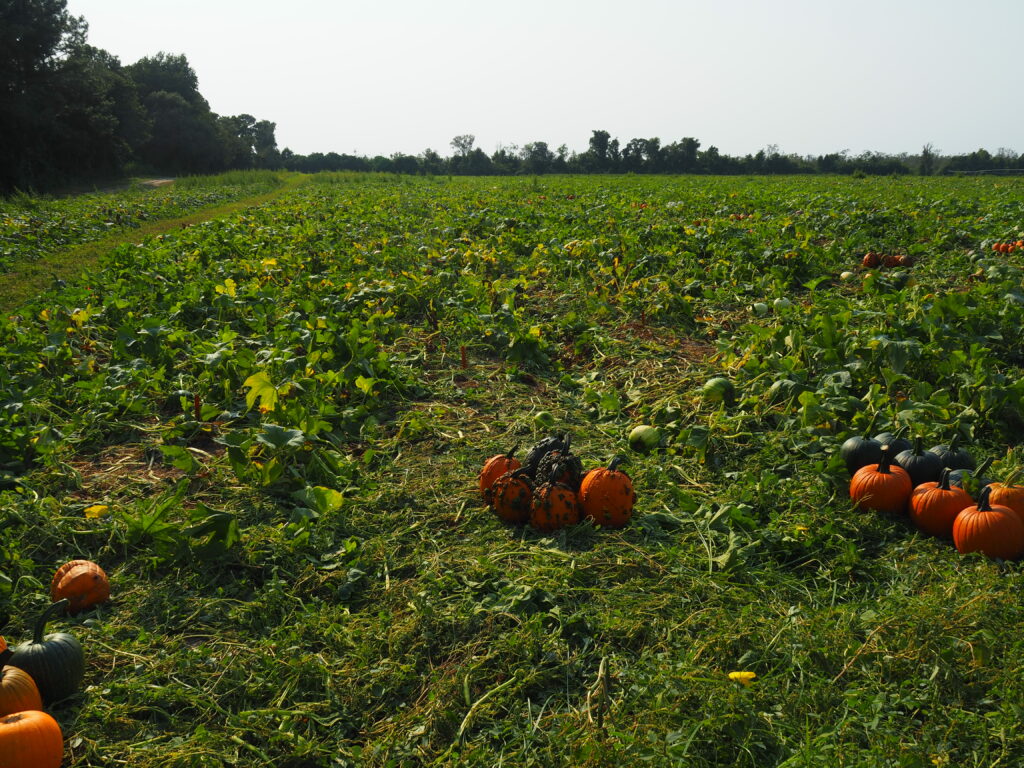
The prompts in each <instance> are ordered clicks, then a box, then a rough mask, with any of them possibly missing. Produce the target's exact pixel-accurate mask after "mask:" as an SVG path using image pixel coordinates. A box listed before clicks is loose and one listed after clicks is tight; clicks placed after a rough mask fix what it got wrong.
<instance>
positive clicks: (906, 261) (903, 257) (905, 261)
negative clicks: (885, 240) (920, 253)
mask: <svg viewBox="0 0 1024 768" xmlns="http://www.w3.org/2000/svg"><path fill="white" fill-rule="evenodd" d="M896 261H897V262H898V263H899V265H900V266H901V267H912V266H914V257H913V256H911V255H910V254H909V253H901V254H900V255H899V256H897V257H896Z"/></svg>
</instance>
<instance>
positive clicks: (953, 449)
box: [928, 433, 976, 469]
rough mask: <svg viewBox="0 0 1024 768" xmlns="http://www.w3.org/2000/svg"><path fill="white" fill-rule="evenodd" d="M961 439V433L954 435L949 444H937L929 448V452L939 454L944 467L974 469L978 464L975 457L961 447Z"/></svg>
mask: <svg viewBox="0 0 1024 768" xmlns="http://www.w3.org/2000/svg"><path fill="white" fill-rule="evenodd" d="M959 441H960V435H959V433H958V434H955V435H953V439H952V440H950V441H949V445H936V446H934V447H933V448H929V449H928V452H929V453H934V454H935V455H936V456H938V457H939V461H941V462H942V466H944V467H949V468H950V469H974V467H975V466H976V465H975V463H974V457H973V456H971V454H969V453H968V452H967V450H966V449H965V448H960V447H959V446H958V445H957V443H958V442H959Z"/></svg>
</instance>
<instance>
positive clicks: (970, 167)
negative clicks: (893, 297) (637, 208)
mask: <svg viewBox="0 0 1024 768" xmlns="http://www.w3.org/2000/svg"><path fill="white" fill-rule="evenodd" d="M475 143H476V138H475V137H474V136H473V135H471V134H464V135H460V136H456V137H455V138H453V139H452V141H451V148H452V154H451V155H450V156H448V157H442V156H441V155H439V154H438V153H437V152H436V151H434V150H433V149H427V150H424V151H423V152H421V153H420V154H418V155H407V154H402V153H396V154H392V155H390V156H383V155H378V156H376V157H366V156H360V155H344V154H338V153H336V152H328V153H326V154H325V153H322V152H315V153H312V154H309V155H298V154H295V153H294V152H292V151H291V150H290V149H287V148H286V149H284V150H283V151H282V153H281V162H282V164H283V166H284V167H285V168H287V169H289V170H294V171H303V172H306V173H316V172H318V171H370V172H379V173H406V174H426V175H444V174H447V175H464V176H491V175H493V176H505V175H515V174H529V175H537V174H548V173H577V174H580V173H582V174H591V173H699V174H726V175H728V174H743V175H751V174H755V175H763V174H797V173H827V174H849V175H852V174H864V175H868V174H871V175H891V174H900V175H905V174H920V175H922V176H930V175H935V174H943V173H963V172H984V171H1020V172H1024V155H1017V154H1015V153H1014V152H1012V151H1011V150H1007V149H1000V150H999V151H998V152H997V153H996V154H994V155H993V154H991V153H989V152H988V151H986V150H984V149H979V150H978V151H977V152H972V153H970V154H965V155H949V156H944V155H941V154H940V153H939V152H937V151H936V150H935V149H934V148H933V147H932V146H931V145H930V144H929V145H925V146H924V147H923V148H922V150H921V153H920V154H917V155H910V154H906V153H904V154H898V155H887V154H882V153H880V152H864V153H861V154H859V155H852V154H850V153H849V152H847V151H844V152H833V153H831V154H826V155H806V156H801V155H795V154H783V153H782V152H780V151H779V149H778V147H777V146H774V145H769V146H768V147H766V148H764V149H761V150H759V151H758V152H756V153H754V154H747V155H743V156H731V155H726V154H723V153H722V152H721V151H719V149H718V148H717V147H715V146H713V145H712V146H709V147H707V148H706V149H701V142H700V141H699V140H698V139H695V138H692V137H686V138H683V139H680V140H679V141H674V142H672V143H670V144H662V142H661V139H659V138H651V139H630V140H629V141H628V142H627V143H626V144H625V145H623V144H621V143H620V141H619V140H618V139H617V138H615V139H613V138H612V137H611V134H609V133H608V131H603V130H595V131H592V132H591V136H590V139H589V142H588V147H587V149H586V151H584V152H570V151H569V149H568V147H566V146H565V145H564V144H563V145H562V146H560V147H558V148H557V149H555V150H552V149H551V148H550V147H549V146H548V144H547V142H544V141H534V142H530V143H528V144H524V145H523V146H521V147H519V146H516V145H504V146H500V147H498V149H497V150H495V152H494V153H492V154H490V155H488V154H487V153H486V152H484V151H483V150H482V149H481V148H480V147H476V146H474V145H475Z"/></svg>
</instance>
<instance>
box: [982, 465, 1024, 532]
mask: <svg viewBox="0 0 1024 768" xmlns="http://www.w3.org/2000/svg"><path fill="white" fill-rule="evenodd" d="M1019 477H1020V472H1019V471H1017V472H1012V473H1011V474H1010V476H1009V477H1007V478H1006V482H1005V483H991V484H990V485H989V486H988V487H989V488H991V489H992V492H991V493H990V494H989V497H988V500H989V503H990V504H997V505H999V506H1001V507H1009V508H1010V509H1012V510H1013V511H1014V512H1016V513H1017V517H1019V518H1020V520H1021V522H1022V523H1024V485H1018V484H1017V480H1018V478H1019Z"/></svg>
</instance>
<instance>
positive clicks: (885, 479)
mask: <svg viewBox="0 0 1024 768" xmlns="http://www.w3.org/2000/svg"><path fill="white" fill-rule="evenodd" d="M891 450H892V449H891V448H890V447H889V446H888V445H883V446H882V460H881V461H880V462H878V463H877V464H868V465H867V466H866V467H861V468H860V469H858V470H857V472H856V473H855V474H854V475H853V477H852V478H851V479H850V498H851V499H853V501H855V502H856V503H857V506H858V507H860V508H861V509H874V510H876V511H878V512H902V511H903V510H904V509H905V508H906V506H907V500H908V499H909V498H910V494H911V492H912V491H913V487H912V486H911V484H910V475H908V474H907V472H906V470H904V469H903V468H902V467H898V466H893V465H892V460H891Z"/></svg>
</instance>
